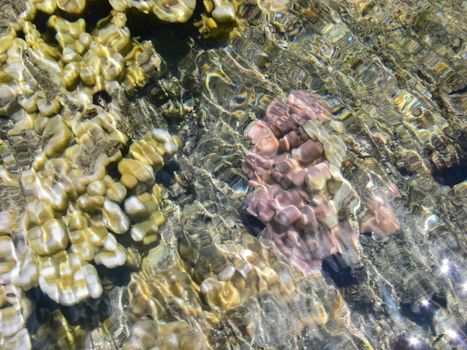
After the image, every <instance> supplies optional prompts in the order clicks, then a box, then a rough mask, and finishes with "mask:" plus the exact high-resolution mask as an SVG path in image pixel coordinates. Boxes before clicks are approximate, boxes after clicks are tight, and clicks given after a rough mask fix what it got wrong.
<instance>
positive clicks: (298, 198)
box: [242, 91, 357, 272]
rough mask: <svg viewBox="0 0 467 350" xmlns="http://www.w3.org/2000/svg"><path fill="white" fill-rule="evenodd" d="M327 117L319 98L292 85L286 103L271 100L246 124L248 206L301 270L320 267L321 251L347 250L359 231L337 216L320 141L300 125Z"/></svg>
mask: <svg viewBox="0 0 467 350" xmlns="http://www.w3.org/2000/svg"><path fill="white" fill-rule="evenodd" d="M331 118H332V115H331V113H330V111H329V109H328V107H327V105H326V104H325V102H324V101H323V100H322V99H320V98H319V97H317V96H315V95H312V94H310V93H308V92H304V91H294V92H292V93H291V95H290V96H289V99H288V101H287V103H283V102H281V101H278V100H274V101H272V102H271V103H270V105H269V106H268V108H267V110H266V116H265V118H264V119H263V120H260V121H254V122H252V123H251V124H250V125H249V126H248V127H247V129H246V135H247V136H248V137H249V138H250V140H251V141H252V143H253V145H254V146H253V149H252V150H251V151H249V152H248V153H247V154H246V156H245V159H244V161H243V164H242V168H243V171H244V172H245V174H246V175H247V176H248V178H249V179H250V181H249V185H250V186H252V187H254V188H255V190H254V191H253V192H252V193H250V194H249V195H248V196H247V198H246V206H247V212H248V213H249V214H250V215H253V216H254V217H256V218H258V219H259V220H260V221H261V222H262V223H263V224H264V225H266V228H265V229H264V231H263V236H264V237H265V238H268V239H270V240H272V241H274V242H275V244H276V246H277V248H278V249H279V250H280V251H281V252H282V254H284V255H285V256H286V257H287V258H288V259H289V260H290V261H291V262H292V263H293V264H294V265H296V266H297V267H299V268H300V269H302V270H303V271H304V272H307V271H310V270H312V269H317V268H320V267H321V262H322V260H323V259H324V258H325V257H327V256H329V255H331V254H334V253H337V252H341V251H343V250H345V249H346V247H348V246H351V245H352V244H353V242H354V241H355V238H356V236H357V235H356V230H355V229H354V227H353V226H352V225H351V224H350V223H349V222H348V221H347V220H346V219H343V220H339V219H338V210H337V209H336V208H335V206H334V204H333V202H332V198H331V196H332V194H331V193H329V191H328V190H327V187H326V184H327V181H328V180H329V179H331V173H330V168H329V162H328V161H327V160H326V158H325V156H324V146H323V144H322V143H321V142H320V141H319V140H314V139H311V138H310V136H309V135H308V134H307V133H306V131H305V129H304V128H303V126H304V125H305V124H306V123H307V121H310V120H313V121H318V122H326V121H329V120H331Z"/></svg>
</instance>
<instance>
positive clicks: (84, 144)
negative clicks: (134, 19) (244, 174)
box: [0, 1, 178, 336]
mask: <svg viewBox="0 0 467 350" xmlns="http://www.w3.org/2000/svg"><path fill="white" fill-rule="evenodd" d="M82 3H83V2H80V1H77V2H76V1H68V2H66V1H57V5H58V7H59V8H60V9H62V10H64V11H69V12H73V13H75V12H79V11H78V10H79V8H80V7H81V5H82ZM54 4H55V2H54V1H42V2H33V3H32V4H30V7H29V8H28V10H27V11H26V12H25V13H23V15H22V20H21V21H19V22H18V23H17V26H18V30H19V29H21V30H22V32H23V33H24V39H23V38H20V37H19V36H18V37H17V36H16V34H15V31H14V30H13V34H15V35H13V36H11V37H10V36H8V35H7V37H4V38H3V39H4V40H2V41H1V45H0V64H1V69H2V74H1V83H2V85H1V87H0V91H1V95H2V101H1V103H2V113H6V114H8V115H9V117H10V118H9V121H10V124H9V128H8V129H7V131H6V136H7V138H8V140H9V141H11V140H14V139H15V138H18V139H19V138H20V137H24V135H27V136H26V137H28V138H29V140H28V142H29V145H30V144H34V146H35V149H33V150H31V149H29V148H30V146H29V145H28V146H26V150H24V151H23V153H24V154H25V157H26V160H27V161H25V162H24V163H23V164H15V162H16V160H15V159H14V158H11V157H10V158H9V155H8V152H9V148H10V147H15V145H14V144H12V143H11V142H7V143H5V144H2V145H0V146H2V147H1V152H2V155H4V156H6V157H3V159H2V160H3V162H2V164H0V171H1V174H2V175H1V177H2V185H4V186H6V187H7V188H11V189H14V188H20V189H21V191H22V194H23V195H24V208H14V207H11V208H5V209H2V210H1V211H0V217H1V218H2V224H1V227H0V233H1V240H2V244H1V250H2V252H3V254H2V260H1V264H0V266H1V269H0V281H1V282H2V283H8V284H11V285H12V286H15V287H18V288H24V289H26V290H27V289H30V288H32V287H34V286H37V285H39V286H40V288H41V290H42V291H43V292H44V293H46V294H47V295H48V296H49V297H50V298H51V299H52V300H54V301H56V302H58V303H60V304H63V305H73V304H76V303H78V302H80V301H83V300H85V299H87V298H88V297H93V298H97V297H100V296H101V294H102V291H103V287H102V285H101V282H100V278H99V276H98V275H97V271H96V269H95V267H94V265H93V264H92V262H94V263H95V264H99V265H103V266H105V267H107V268H115V267H117V266H122V265H124V264H130V265H131V264H132V263H133V262H132V261H128V254H127V251H126V249H125V247H124V246H122V245H121V244H120V243H119V242H118V240H117V238H116V235H122V234H125V233H127V232H128V233H129V234H130V235H131V237H132V238H133V240H134V241H136V242H142V243H145V244H147V243H151V242H154V241H155V240H156V239H157V233H158V231H159V227H160V226H161V225H162V224H163V223H164V222H165V216H164V214H163V212H162V207H161V204H162V197H163V191H162V188H161V187H160V186H158V185H157V184H155V173H156V172H157V170H159V169H160V168H162V166H163V165H164V159H167V158H168V157H169V156H171V155H173V154H174V153H175V152H176V150H177V148H178V140H177V139H175V138H173V137H172V135H170V134H169V133H168V132H167V131H165V130H162V129H158V128H152V129H151V128H146V129H150V130H149V131H147V132H146V133H145V134H144V135H143V137H142V138H141V139H139V140H137V141H136V140H135V141H134V142H129V138H128V136H127V135H126V134H125V133H124V132H123V131H122V130H121V126H122V122H123V119H124V117H123V115H122V113H121V111H120V110H119V108H118V107H117V106H116V105H115V104H112V103H111V100H112V97H111V96H110V95H109V93H114V92H115V91H119V89H120V90H121V89H122V87H123V86H124V87H125V89H127V90H129V89H132V88H135V87H138V86H141V85H143V84H144V83H145V82H146V81H147V79H149V78H150V77H151V78H154V77H155V75H156V76H157V74H159V73H160V71H161V69H162V66H163V63H162V61H161V59H160V57H159V56H158V55H157V54H156V53H155V51H154V48H153V47H152V44H151V43H150V42H149V41H146V42H144V43H139V42H137V41H135V40H133V39H132V38H131V35H130V32H129V30H128V28H126V27H125V23H126V16H125V15H124V14H123V13H115V14H114V15H113V16H112V17H109V18H105V19H103V20H101V21H100V22H99V23H97V25H96V28H94V29H93V30H92V31H91V33H88V32H86V23H85V21H84V19H79V20H77V21H75V22H70V21H68V20H65V19H63V18H61V17H59V16H58V15H56V14H54V15H52V16H51V17H50V18H49V19H48V21H47V25H48V26H49V27H50V28H52V29H54V31H55V33H56V35H55V39H56V41H57V43H58V46H56V45H52V44H51V43H50V42H49V41H50V40H48V39H47V38H46V36H45V35H43V33H41V32H40V31H39V30H38V28H37V26H36V25H35V24H34V22H33V19H34V16H35V14H36V13H37V11H38V10H41V11H44V12H47V13H51V14H52V13H55V12H54V11H55V10H56V8H55V7H54V6H55V5H54ZM52 5H53V6H52ZM69 6H78V7H79V8H75V9H74V10H70V7H69ZM83 6H84V5H83ZM106 96H107V97H106ZM127 147H129V148H128V152H127V154H126V155H125V152H126V151H125V149H126V148H127ZM28 162H30V163H28ZM110 168H113V169H114V170H112V171H110V170H109V169H110ZM115 170H116V171H115ZM24 318H27V317H26V316H25V317H24ZM6 322H10V321H9V320H8V321H6ZM7 335H8V334H7ZM8 336H9V335H8Z"/></svg>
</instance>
